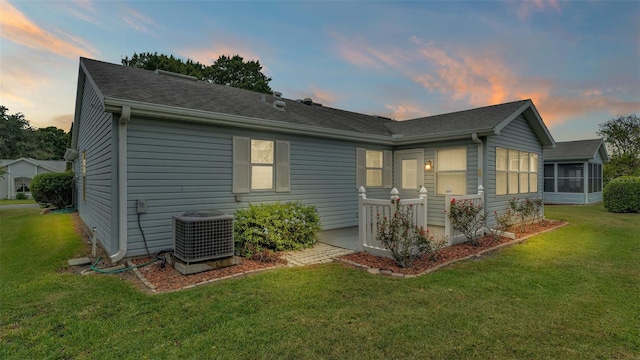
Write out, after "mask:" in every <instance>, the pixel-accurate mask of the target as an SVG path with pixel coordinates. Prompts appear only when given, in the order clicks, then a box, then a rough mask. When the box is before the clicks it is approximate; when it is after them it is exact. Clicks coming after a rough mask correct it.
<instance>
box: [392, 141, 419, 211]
mask: <svg viewBox="0 0 640 360" xmlns="http://www.w3.org/2000/svg"><path fill="white" fill-rule="evenodd" d="M394 164H395V176H394V178H395V184H394V186H395V187H396V188H397V189H398V191H399V192H400V198H401V199H415V198H417V197H418V190H420V187H421V186H423V185H424V150H423V149H411V150H398V151H396V152H395V162H394Z"/></svg>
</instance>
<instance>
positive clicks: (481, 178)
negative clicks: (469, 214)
mask: <svg viewBox="0 0 640 360" xmlns="http://www.w3.org/2000/svg"><path fill="white" fill-rule="evenodd" d="M471 140H473V142H474V143H476V144H478V193H479V192H480V190H481V189H482V204H483V208H484V215H485V216H486V214H487V199H486V197H487V192H486V191H485V190H484V171H483V170H484V144H483V143H482V140H480V138H479V137H478V133H473V134H471ZM484 226H487V220H486V218H485V221H484ZM485 231H486V228H485Z"/></svg>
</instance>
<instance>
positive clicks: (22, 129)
mask: <svg viewBox="0 0 640 360" xmlns="http://www.w3.org/2000/svg"><path fill="white" fill-rule="evenodd" d="M31 131H33V129H32V128H31V126H30V125H29V121H28V120H27V119H25V118H24V115H23V114H21V113H15V114H11V115H10V114H9V109H8V108H7V107H5V106H3V105H0V158H1V159H15V158H19V157H22V156H27V152H28V151H27V148H28V146H27V143H28V140H29V136H30V135H31V134H30V133H31Z"/></svg>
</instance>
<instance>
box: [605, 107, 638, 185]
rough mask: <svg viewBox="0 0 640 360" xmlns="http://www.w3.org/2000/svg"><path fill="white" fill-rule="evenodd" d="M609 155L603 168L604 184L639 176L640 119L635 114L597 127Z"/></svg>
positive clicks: (614, 119) (618, 117)
mask: <svg viewBox="0 0 640 360" xmlns="http://www.w3.org/2000/svg"><path fill="white" fill-rule="evenodd" d="M599 126H600V129H599V130H598V131H597V134H598V135H599V136H602V138H603V139H604V141H605V143H606V144H607V149H609V152H610V153H611V156H610V161H609V162H608V163H606V164H605V166H604V183H605V185H606V184H607V183H609V181H611V180H613V179H614V178H616V177H619V176H624V175H634V176H639V175H640V118H639V117H638V116H637V115H636V114H630V115H626V116H623V115H620V116H617V117H615V118H613V119H611V120H609V121H607V122H605V123H602V124H600V125H599Z"/></svg>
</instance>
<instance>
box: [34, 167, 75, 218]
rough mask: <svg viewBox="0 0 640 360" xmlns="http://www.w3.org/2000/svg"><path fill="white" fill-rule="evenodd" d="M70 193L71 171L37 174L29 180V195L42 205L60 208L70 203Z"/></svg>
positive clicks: (71, 190) (71, 185) (71, 184)
mask: <svg viewBox="0 0 640 360" xmlns="http://www.w3.org/2000/svg"><path fill="white" fill-rule="evenodd" d="M72 193H73V173H72V172H61V173H46V174H39V175H36V176H35V177H34V178H33V180H31V196H33V199H34V200H35V201H37V202H38V203H39V204H40V205H42V206H49V205H52V206H54V207H55V208H57V209H62V208H64V207H65V206H67V205H70V204H71V201H72V199H73V198H72Z"/></svg>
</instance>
